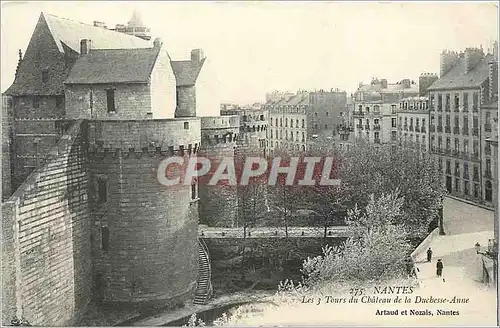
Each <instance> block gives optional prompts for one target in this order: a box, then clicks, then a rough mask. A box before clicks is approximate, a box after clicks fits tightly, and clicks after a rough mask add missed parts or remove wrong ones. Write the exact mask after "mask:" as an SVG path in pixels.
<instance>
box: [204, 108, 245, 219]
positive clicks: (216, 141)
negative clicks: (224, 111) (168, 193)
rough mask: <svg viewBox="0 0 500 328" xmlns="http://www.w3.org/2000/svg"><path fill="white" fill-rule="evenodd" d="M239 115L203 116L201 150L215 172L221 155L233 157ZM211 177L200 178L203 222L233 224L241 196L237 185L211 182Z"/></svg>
mask: <svg viewBox="0 0 500 328" xmlns="http://www.w3.org/2000/svg"><path fill="white" fill-rule="evenodd" d="M239 124H240V123H239V116H237V115H233V116H217V117H203V118H201V128H202V130H201V137H202V142H201V150H200V153H199V156H204V157H206V158H208V159H209V160H210V161H211V163H212V165H213V169H212V170H211V172H212V173H213V172H215V169H216V168H217V165H218V164H219V163H220V161H221V160H222V158H224V157H227V158H230V159H234V157H235V156H234V155H235V148H236V140H237V139H238V133H239ZM210 178H211V176H210V175H206V176H204V177H201V178H200V179H199V194H200V208H199V210H200V223H203V224H207V225H209V226H215V227H233V226H234V225H235V222H236V215H237V208H238V196H237V188H236V186H228V185H226V186H221V185H218V186H211V185H208V182H209V180H210Z"/></svg>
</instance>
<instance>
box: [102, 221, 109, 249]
mask: <svg viewBox="0 0 500 328" xmlns="http://www.w3.org/2000/svg"><path fill="white" fill-rule="evenodd" d="M101 249H102V250H103V251H104V252H107V251H108V249H109V228H108V227H101Z"/></svg>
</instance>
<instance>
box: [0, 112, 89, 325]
mask: <svg viewBox="0 0 500 328" xmlns="http://www.w3.org/2000/svg"><path fill="white" fill-rule="evenodd" d="M81 124H82V123H80V122H77V123H75V124H74V126H72V127H71V129H70V130H69V131H68V133H67V134H65V135H64V136H63V137H62V139H61V141H60V142H59V143H58V145H57V146H56V147H54V148H53V149H52V150H51V152H50V154H49V155H48V156H47V157H46V162H45V164H44V165H43V166H42V167H40V168H39V169H37V170H35V171H34V172H33V173H32V174H31V175H30V176H29V177H28V179H27V180H26V181H25V183H23V184H22V185H21V187H20V188H19V189H18V190H17V191H16V192H15V193H14V194H13V195H12V196H11V197H10V198H9V199H8V200H7V201H6V202H5V203H3V204H2V214H3V220H2V228H3V232H2V235H3V244H2V246H3V247H2V249H3V251H2V256H3V261H2V262H3V267H2V270H3V274H4V279H3V286H2V290H3V295H2V297H3V308H2V311H3V322H2V323H3V324H8V323H9V321H10V320H11V319H12V317H13V316H14V315H17V316H18V317H21V316H22V317H24V318H26V319H27V320H28V321H29V322H30V323H31V324H32V325H44V326H61V325H70V324H71V323H73V322H74V321H75V320H76V319H77V318H78V316H79V315H80V314H81V313H82V312H83V311H85V308H86V305H87V304H88V302H89V300H90V288H89V286H90V285H91V283H90V282H91V270H92V267H91V260H90V243H89V241H90V229H89V228H90V227H89V223H90V218H89V211H88V194H87V184H88V177H87V173H86V168H85V164H84V163H85V149H86V147H85V135H84V134H82V130H81V129H80V128H81ZM83 130H84V129H83ZM83 133H84V132H83Z"/></svg>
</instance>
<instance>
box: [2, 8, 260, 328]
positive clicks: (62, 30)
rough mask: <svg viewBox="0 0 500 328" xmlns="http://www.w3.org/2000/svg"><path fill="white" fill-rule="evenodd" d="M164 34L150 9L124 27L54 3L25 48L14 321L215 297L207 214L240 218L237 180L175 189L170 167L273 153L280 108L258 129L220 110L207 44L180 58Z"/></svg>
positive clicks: (8, 175) (12, 169)
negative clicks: (164, 175) (161, 169)
mask: <svg viewBox="0 0 500 328" xmlns="http://www.w3.org/2000/svg"><path fill="white" fill-rule="evenodd" d="M151 39H152V38H151V36H150V30H149V29H148V28H147V27H145V26H144V24H143V23H142V21H141V19H140V16H139V15H138V14H137V13H134V15H133V18H132V19H131V21H130V22H129V25H128V26H125V25H119V26H117V27H116V29H108V28H106V26H105V25H104V23H102V22H94V25H87V24H83V23H78V22H74V21H71V20H68V19H64V18H60V17H57V16H53V15H49V14H45V13H42V14H41V15H40V18H39V20H38V23H37V25H36V28H35V30H34V32H33V35H32V37H31V40H30V42H29V45H28V47H27V49H26V51H25V54H24V56H23V55H22V53H21V52H20V54H19V64H18V67H17V70H16V76H15V80H14V82H13V84H12V85H11V86H10V87H9V88H8V90H6V92H5V93H4V95H3V102H4V103H3V115H2V118H3V119H2V126H3V131H4V132H3V143H2V150H3V157H2V181H3V183H2V188H3V193H2V195H3V203H2V214H3V220H2V241H3V243H2V250H3V251H2V257H3V258H2V259H3V268H2V270H3V277H4V278H3V286H2V287H3V288H2V300H3V302H2V313H3V322H2V324H4V325H10V324H11V320H12V319H13V318H16V317H17V318H25V320H27V321H28V322H29V323H31V324H32V325H44V326H61V325H71V324H73V323H75V322H76V321H78V319H79V318H80V317H81V315H82V314H83V313H84V312H85V311H86V309H87V307H88V305H89V303H90V302H91V301H92V300H95V301H100V302H113V303H131V304H161V305H165V304H176V303H179V302H185V301H189V300H194V301H195V302H204V301H206V300H207V298H208V297H210V293H211V285H210V273H209V272H207V269H206V268H207V261H209V259H208V252H207V249H206V245H204V243H203V242H202V241H199V240H198V232H197V230H198V223H199V221H201V222H212V221H213V219H214V218H219V219H220V220H221V221H224V220H225V221H224V222H226V223H227V225H231V224H232V223H231V222H233V221H232V220H233V219H232V217H231V216H234V215H235V214H234V211H233V212H231V211H229V210H227V209H229V208H233V209H234V205H235V204H237V201H238V200H237V195H236V194H235V193H236V191H235V190H232V191H230V192H229V194H224V195H213V194H211V191H210V190H208V189H206V188H204V187H203V186H202V185H200V186H198V183H197V182H196V181H193V183H192V184H191V185H180V186H176V187H175V188H167V187H165V186H163V185H161V184H160V183H159V182H158V181H157V173H156V168H157V167H158V164H159V162H160V160H161V159H162V158H165V157H166V156H173V155H176V156H185V157H190V156H199V154H203V155H208V156H212V157H217V156H221V155H228V156H232V155H234V154H235V152H237V151H238V149H239V148H241V149H243V150H245V149H247V148H248V147H250V146H251V145H254V146H255V147H256V149H257V150H258V151H259V152H261V153H265V152H266V149H265V147H266V143H265V141H264V140H265V135H263V134H262V131H263V130H264V131H265V130H267V121H266V120H267V116H266V117H264V116H262V115H263V113H265V111H262V113H258V114H256V115H255V118H257V119H258V120H259V129H258V130H256V129H255V128H249V127H248V122H240V115H227V116H220V114H219V109H220V108H219V102H218V99H214V98H215V97H214V94H215V92H214V90H215V89H216V88H217V86H216V84H215V83H212V82H213V81H214V79H213V78H212V76H211V75H210V74H208V73H207V72H209V61H208V60H207V57H205V56H204V54H203V52H202V51H201V50H200V49H195V50H192V51H191V58H190V60H185V61H173V60H172V59H171V58H170V56H169V54H168V52H167V49H166V48H165V46H164V45H163V44H162V41H161V40H160V39H158V38H156V39H154V40H153V41H150V40H151ZM214 213H216V214H214ZM224 213H228V214H227V216H228V217H227V218H223V217H221V215H222V214H224ZM208 268H209V266H208Z"/></svg>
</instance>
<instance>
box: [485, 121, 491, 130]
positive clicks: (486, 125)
mask: <svg viewBox="0 0 500 328" xmlns="http://www.w3.org/2000/svg"><path fill="white" fill-rule="evenodd" d="M484 131H486V132H491V124H490V123H486V124H484Z"/></svg>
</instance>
